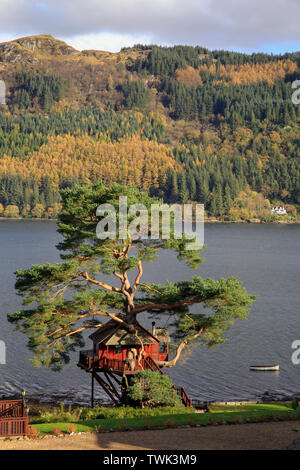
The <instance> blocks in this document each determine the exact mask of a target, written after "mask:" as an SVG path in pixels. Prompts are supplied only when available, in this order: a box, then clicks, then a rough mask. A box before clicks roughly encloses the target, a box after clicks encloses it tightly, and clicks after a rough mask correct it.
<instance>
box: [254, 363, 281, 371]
mask: <svg viewBox="0 0 300 470" xmlns="http://www.w3.org/2000/svg"><path fill="white" fill-rule="evenodd" d="M250 370H279V365H278V364H275V365H272V366H250Z"/></svg>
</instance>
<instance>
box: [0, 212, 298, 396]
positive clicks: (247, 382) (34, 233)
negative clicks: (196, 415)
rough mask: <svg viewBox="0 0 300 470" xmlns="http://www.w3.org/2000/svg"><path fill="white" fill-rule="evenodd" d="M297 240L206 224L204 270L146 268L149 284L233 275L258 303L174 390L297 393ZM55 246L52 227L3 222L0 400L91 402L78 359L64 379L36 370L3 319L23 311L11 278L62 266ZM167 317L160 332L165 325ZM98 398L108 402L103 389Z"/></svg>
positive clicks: (259, 228)
mask: <svg viewBox="0 0 300 470" xmlns="http://www.w3.org/2000/svg"><path fill="white" fill-rule="evenodd" d="M299 239H300V226H299V225H239V224H207V225H206V226H205V243H206V245H207V248H206V249H205V251H204V252H203V255H204V257H205V263H204V264H202V265H200V266H199V268H198V269H197V270H196V271H191V270H190V269H189V268H188V267H187V266H186V265H185V264H184V263H182V262H181V263H179V262H178V261H177V259H176V256H174V254H172V253H167V252H163V253H162V255H161V256H160V258H159V260H156V261H155V262H154V263H153V264H152V265H151V264H150V265H147V266H145V274H144V277H143V279H144V280H147V281H154V282H158V283H159V282H161V283H164V282H165V281H166V280H168V279H170V280H175V281H176V280H178V281H179V280H181V279H190V278H192V277H193V275H200V276H203V277H215V278H218V277H222V276H230V275H233V276H238V277H239V278H240V280H241V281H242V282H243V284H244V285H245V287H246V288H247V290H248V292H249V293H252V294H256V295H258V296H259V298H258V300H257V301H256V303H255V304H254V306H253V307H252V310H251V313H250V315H249V318H248V319H247V320H246V321H241V320H240V321H238V322H236V324H235V325H234V326H233V327H232V328H231V329H230V330H228V332H227V333H226V337H227V338H228V341H227V342H226V343H224V344H221V345H219V346H217V347H216V348H215V349H213V350H207V349H205V348H204V347H200V348H197V349H194V350H193V352H192V354H191V355H190V356H189V357H188V358H186V359H185V361H181V363H179V364H178V365H176V367H175V368H173V369H170V370H168V374H169V375H170V377H171V378H172V379H173V381H174V383H175V384H176V385H180V386H184V387H185V388H186V389H187V391H188V393H189V394H190V396H191V397H192V398H197V399H200V400H201V399H203V400H232V399H255V398H257V397H260V396H261V395H262V394H264V393H265V392H266V391H268V392H273V393H277V394H288V395H289V394H293V393H299V392H300V365H298V366H296V365H293V364H292V362H291V354H292V352H293V351H292V349H291V343H292V342H293V341H294V340H295V339H300V320H299V305H300V288H299V271H300V263H299V260H300V256H299V255H300V245H299ZM58 240H59V236H58V234H57V233H56V224H55V223H54V222H48V221H22V220H20V221H5V220H0V279H1V282H0V340H3V341H5V343H6V356H7V357H6V365H1V364H0V395H4V394H5V395H13V394H16V393H19V392H20V391H22V390H23V388H25V389H26V390H27V393H28V395H29V396H31V397H39V398H43V399H49V398H53V397H55V398H59V399H65V400H66V401H68V400H76V401H79V402H86V401H88V399H89V396H90V377H89V375H88V374H86V373H85V372H83V371H81V369H79V368H78V367H77V366H76V361H77V354H74V356H73V357H72V360H71V363H70V364H69V365H67V366H66V367H65V368H64V370H63V371H62V372H59V373H57V372H52V371H49V370H47V369H44V368H41V369H35V368H34V367H33V366H32V365H31V363H30V362H29V359H30V358H31V353H30V351H28V349H27V348H26V337H25V336H24V335H23V334H22V333H20V332H18V331H16V330H15V327H14V326H13V325H11V324H9V323H8V322H7V319H6V314H7V313H9V312H13V311H16V310H17V309H19V308H20V306H21V299H20V298H19V297H18V296H17V295H16V294H15V290H14V282H15V278H14V275H13V273H14V271H16V270H17V269H19V268H28V267H29V266H30V265H31V264H34V263H45V262H55V261H58V260H59V256H58V252H57V251H56V249H55V244H56V243H57V242H58ZM166 318H167V317H166ZM166 318H165V317H164V318H163V320H162V321H161V324H160V325H159V324H158V326H165V322H166ZM140 320H142V318H140ZM144 320H145V319H144ZM148 325H149V323H147V322H146V326H148ZM89 342H90V341H89V340H88V343H87V347H90V344H89ZM250 363H276V364H277V363H278V364H280V371H279V372H278V373H277V372H265V373H263V372H251V371H250V370H249V364H250ZM97 393H98V398H99V399H102V398H104V399H105V400H106V397H105V396H103V395H102V394H101V391H100V390H98V391H97Z"/></svg>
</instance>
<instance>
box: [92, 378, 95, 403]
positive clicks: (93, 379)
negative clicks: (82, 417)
mask: <svg viewBox="0 0 300 470" xmlns="http://www.w3.org/2000/svg"><path fill="white" fill-rule="evenodd" d="M94 381H95V377H94V372H92V390H91V407H92V408H94Z"/></svg>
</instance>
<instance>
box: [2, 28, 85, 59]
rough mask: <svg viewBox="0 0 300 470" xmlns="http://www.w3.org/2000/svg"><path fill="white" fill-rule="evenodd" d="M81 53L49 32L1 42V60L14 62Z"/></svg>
mask: <svg viewBox="0 0 300 470" xmlns="http://www.w3.org/2000/svg"><path fill="white" fill-rule="evenodd" d="M74 54H79V52H78V51H76V49H74V48H73V47H71V46H69V45H68V44H66V43H65V42H64V41H60V40H59V39H55V38H54V37H53V36H51V35H49V34H40V35H37V36H27V37H24V38H20V39H16V40H14V41H8V42H3V43H1V44H0V61H1V62H10V63H13V64H24V63H29V64H30V63H31V64H37V63H39V62H40V60H41V57H44V56H69V55H74Z"/></svg>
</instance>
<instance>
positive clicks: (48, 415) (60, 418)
mask: <svg viewBox="0 0 300 470" xmlns="http://www.w3.org/2000/svg"><path fill="white" fill-rule="evenodd" d="M83 410H84V408H76V409H74V410H72V408H71V406H69V408H68V411H65V407H64V404H63V403H61V405H60V408H53V409H52V410H51V411H40V416H39V418H38V419H35V420H32V421H31V422H35V423H61V422H64V423H72V422H73V421H79V420H80V419H81V414H82V412H83Z"/></svg>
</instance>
